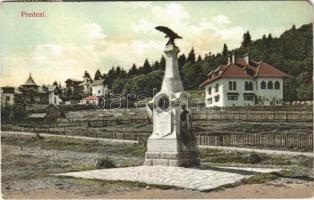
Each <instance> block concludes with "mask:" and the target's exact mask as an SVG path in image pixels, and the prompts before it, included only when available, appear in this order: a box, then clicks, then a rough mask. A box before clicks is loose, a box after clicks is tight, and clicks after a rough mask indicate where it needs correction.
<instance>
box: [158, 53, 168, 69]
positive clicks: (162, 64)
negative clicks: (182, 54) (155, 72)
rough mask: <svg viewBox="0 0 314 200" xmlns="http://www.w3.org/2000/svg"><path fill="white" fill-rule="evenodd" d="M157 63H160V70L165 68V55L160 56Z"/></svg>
mask: <svg viewBox="0 0 314 200" xmlns="http://www.w3.org/2000/svg"><path fill="white" fill-rule="evenodd" d="M159 64H160V69H161V70H165V68H166V59H165V57H164V56H163V55H162V56H161V58H160V62H159Z"/></svg>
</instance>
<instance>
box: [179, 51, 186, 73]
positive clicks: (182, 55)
mask: <svg viewBox="0 0 314 200" xmlns="http://www.w3.org/2000/svg"><path fill="white" fill-rule="evenodd" d="M185 63H186V56H185V54H181V55H180V56H179V58H178V67H179V71H181V70H182V67H183V66H184V65H185Z"/></svg>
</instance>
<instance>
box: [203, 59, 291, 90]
mask: <svg viewBox="0 0 314 200" xmlns="http://www.w3.org/2000/svg"><path fill="white" fill-rule="evenodd" d="M288 76H289V75H288V74H286V73H284V72H282V71H280V70H279V69H277V68H275V67H273V66H272V65H269V64H267V63H265V62H263V61H260V62H256V61H253V60H250V61H249V63H246V61H245V60H244V59H243V58H238V59H236V62H235V63H230V64H228V65H220V66H219V67H217V69H215V70H213V71H212V72H211V73H209V74H208V79H207V80H206V81H204V82H203V83H202V84H201V85H200V86H204V85H206V84H209V83H211V82H213V81H215V80H218V79H220V78H252V77H282V78H285V77H288Z"/></svg>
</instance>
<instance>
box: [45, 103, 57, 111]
mask: <svg viewBox="0 0 314 200" xmlns="http://www.w3.org/2000/svg"><path fill="white" fill-rule="evenodd" d="M49 107H53V108H55V109H56V110H60V111H61V108H59V107H58V106H56V105H54V104H49V105H48V106H46V107H45V108H44V109H45V110H46V109H47V108H49Z"/></svg>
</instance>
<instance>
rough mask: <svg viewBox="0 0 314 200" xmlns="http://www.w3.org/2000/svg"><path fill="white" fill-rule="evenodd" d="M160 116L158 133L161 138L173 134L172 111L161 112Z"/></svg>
mask: <svg viewBox="0 0 314 200" xmlns="http://www.w3.org/2000/svg"><path fill="white" fill-rule="evenodd" d="M157 116H158V122H157V123H158V126H157V127H158V130H157V133H158V135H160V136H165V135H168V134H170V133H171V111H169V112H161V113H158V114H157Z"/></svg>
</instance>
